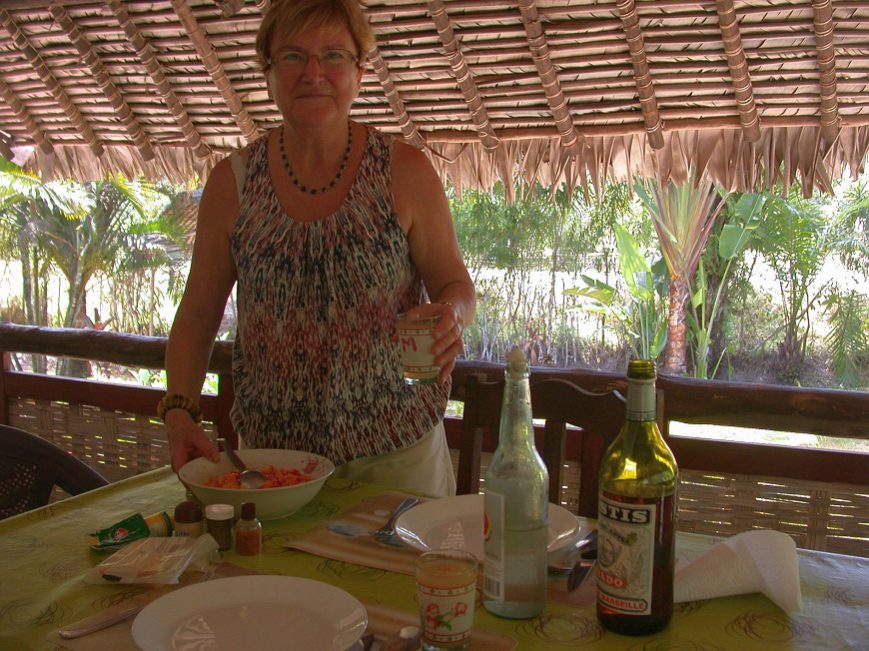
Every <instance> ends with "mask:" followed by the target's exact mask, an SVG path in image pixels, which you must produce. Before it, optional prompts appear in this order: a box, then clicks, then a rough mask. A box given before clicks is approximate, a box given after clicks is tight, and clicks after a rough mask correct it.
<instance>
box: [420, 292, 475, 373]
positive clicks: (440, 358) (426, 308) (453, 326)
mask: <svg viewBox="0 0 869 651" xmlns="http://www.w3.org/2000/svg"><path fill="white" fill-rule="evenodd" d="M412 315H418V316H420V317H430V316H438V317H440V319H439V320H438V322H437V324H436V325H435V329H434V333H432V334H433V336H434V343H433V344H432V347H431V352H432V353H433V354H434V356H435V364H437V365H438V366H439V367H440V369H441V370H440V373H439V374H438V384H443V383H444V382H446V381H447V378H448V377H449V376H450V373H452V372H453V368H455V366H456V357H457V356H458V355H459V353H461V352H462V351H463V350H464V345H463V344H462V331H463V330H464V325H463V324H462V319H461V317H460V316H459V313H458V311H457V310H456V308H455V307H453V304H452V303H449V302H440V303H426V304H424V305H419V306H417V307H415V308H413V309H412V310H408V316H412Z"/></svg>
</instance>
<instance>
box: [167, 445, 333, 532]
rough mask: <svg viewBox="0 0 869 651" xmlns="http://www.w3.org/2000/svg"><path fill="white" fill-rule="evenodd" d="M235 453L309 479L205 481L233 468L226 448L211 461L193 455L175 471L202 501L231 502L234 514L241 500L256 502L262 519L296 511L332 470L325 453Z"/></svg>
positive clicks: (255, 464)
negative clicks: (262, 483)
mask: <svg viewBox="0 0 869 651" xmlns="http://www.w3.org/2000/svg"><path fill="white" fill-rule="evenodd" d="M237 454H238V456H239V457H241V460H242V461H244V463H245V465H247V467H248V468H250V469H251V470H262V468H263V466H265V465H267V464H271V465H273V466H274V467H275V468H281V469H284V470H292V469H294V468H295V469H297V470H299V471H300V472H304V473H305V474H306V475H309V476H310V477H311V480H310V481H306V482H302V483H301V484H296V485H294V486H280V487H277V488H215V487H212V486H206V485H205V483H206V482H207V481H208V480H209V479H210V478H212V477H216V476H217V475H222V474H224V473H226V472H229V471H230V470H235V467H234V466H233V465H232V463H231V462H230V460H229V459H228V458H227V456H226V453H225V452H221V453H220V461H218V462H217V463H214V462H213V461H209V460H208V459H206V458H205V457H199V458H198V459H193V461H190V462H188V463H186V464H184V466H183V467H182V468H181V470H179V471H178V477H179V479H180V480H181V481H182V482H183V483H184V484H185V485H186V486H188V487H189V488H190V490H191V491H192V492H193V494H194V495H195V496H196V497H197V499H199V500H200V501H201V502H202V503H203V504H232V505H233V506H234V507H235V514H236V516H238V515H239V512H240V510H241V504H242V502H255V503H256V514H257V517H258V518H260V519H261V520H274V519H276V518H283V517H285V516H288V515H290V514H292V513H295V512H296V511H298V510H299V509H300V508H302V507H303V506H305V504H307V503H308V502H310V501H311V500H312V499H314V496H315V495H316V494H317V493H318V492H320V489H321V488H322V487H323V484H324V483H325V482H326V480H327V479H328V478H329V475H331V474H332V473H333V472H334V471H335V466H334V464H333V463H332V462H331V461H329V460H328V459H327V458H326V457H321V456H320V455H318V454H312V453H310V452H300V451H298V450H279V449H274V450H272V449H249V450H238V451H237Z"/></svg>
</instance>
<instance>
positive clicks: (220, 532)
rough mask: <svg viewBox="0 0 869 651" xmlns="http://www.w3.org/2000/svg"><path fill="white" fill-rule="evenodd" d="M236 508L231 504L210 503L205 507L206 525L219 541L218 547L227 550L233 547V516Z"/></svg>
mask: <svg viewBox="0 0 869 651" xmlns="http://www.w3.org/2000/svg"><path fill="white" fill-rule="evenodd" d="M234 515H235V509H234V508H233V507H232V505H231V504H209V505H208V506H206V507H205V526H206V528H207V529H208V533H210V534H211V535H212V536H214V539H215V540H216V541H217V548H218V549H220V550H221V551H225V550H227V549H230V548H231V547H232V518H233V516H234Z"/></svg>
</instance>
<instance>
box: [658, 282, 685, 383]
mask: <svg viewBox="0 0 869 651" xmlns="http://www.w3.org/2000/svg"><path fill="white" fill-rule="evenodd" d="M669 294H670V305H669V309H668V314H667V348H666V351H665V353H664V369H663V371H664V373H667V374H669V375H684V374H685V370H686V364H685V359H686V349H687V346H686V341H685V301H686V300H687V298H688V284H687V283H686V282H685V280H684V279H683V278H681V277H676V278H671V279H670V289H669Z"/></svg>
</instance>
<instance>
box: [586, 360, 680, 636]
mask: <svg viewBox="0 0 869 651" xmlns="http://www.w3.org/2000/svg"><path fill="white" fill-rule="evenodd" d="M678 481H679V472H678V468H677V466H676V459H675V458H674V457H673V453H672V452H671V451H670V448H669V447H668V446H667V443H666V442H665V441H664V438H663V437H662V436H661V432H660V430H659V429H658V424H657V422H656V420H655V364H654V362H653V361H652V360H647V359H640V360H631V361H630V362H629V364H628V396H627V406H626V409H625V424H624V425H623V426H622V429H621V431H620V432H619V435H618V437H617V438H616V440H615V441H613V443H612V445H610V447H609V448H608V449H607V451H606V454H605V455H604V458H603V461H602V462H601V468H600V495H599V506H598V527H599V528H598V536H599V537H598V556H597V563H598V565H597V578H598V590H597V617H598V619H599V620H600V622H601V624H602V625H603V626H604V627H605V628H607V629H609V630H611V631H613V632H615V633H620V634H622V635H647V634H649V633H654V632H656V631H660V630H662V629H663V628H665V627H666V626H667V624H668V623H669V621H670V617H671V616H672V614H673V570H674V565H675V540H676V538H675V531H676V487H677V484H678Z"/></svg>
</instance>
